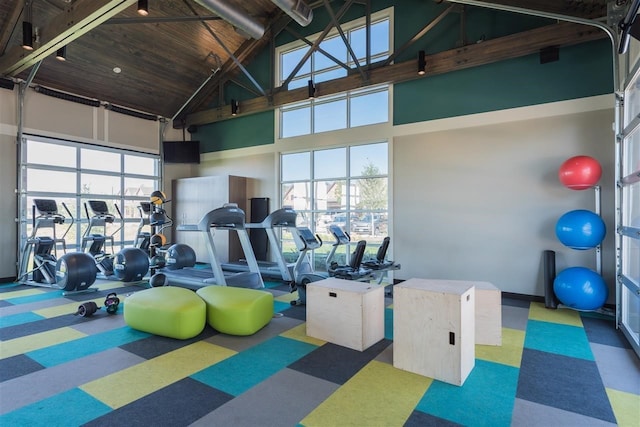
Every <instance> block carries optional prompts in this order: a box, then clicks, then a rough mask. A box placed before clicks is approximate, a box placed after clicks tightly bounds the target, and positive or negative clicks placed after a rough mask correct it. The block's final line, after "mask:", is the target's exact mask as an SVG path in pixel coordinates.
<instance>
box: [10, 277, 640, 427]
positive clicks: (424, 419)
mask: <svg viewBox="0 0 640 427" xmlns="http://www.w3.org/2000/svg"><path fill="white" fill-rule="evenodd" d="M94 286H95V287H97V288H99V291H98V292H93V293H85V294H77V295H73V296H63V295H62V292H61V291H60V290H56V289H50V288H38V287H28V286H24V285H15V284H5V285H0V425H1V426H7V427H9V426H11V427H13V426H83V425H86V426H138V425H139V426H214V425H215V426H218V425H219V426H293V427H296V426H303V427H311V426H328V427H334V426H336V427H338V426H373V427H375V426H381V427H386V426H390V427H391V426H459V425H465V426H492V427H494V426H545V427H546V426H614V425H620V426H629V427H640V360H639V359H638V357H637V355H636V354H635V353H634V352H633V350H632V349H631V348H630V346H629V345H628V343H627V342H626V341H625V339H624V337H623V336H622V334H621V333H620V331H618V330H616V329H615V324H614V321H613V319H611V318H608V317H604V316H601V315H595V314H590V313H579V312H576V311H571V310H566V309H558V310H548V309H546V308H545V307H544V305H543V304H541V303H537V302H529V301H525V300H521V299H513V298H507V297H503V300H502V326H503V328H502V345H501V346H484V345H476V346H475V367H474V368H473V370H472V371H471V374H470V375H469V377H468V378H467V380H466V381H465V383H464V384H463V385H462V386H461V387H458V386H455V385H451V384H447V383H444V382H441V381H438V380H435V379H432V378H428V377H424V376H421V375H417V374H414V373H411V372H406V371H403V370H399V369H396V368H394V367H393V299H392V297H390V296H388V297H387V298H386V305H387V308H386V309H385V338H384V339H382V340H381V341H379V342H378V343H376V344H374V345H373V346H371V347H369V348H368V349H366V350H365V351H362V352H359V351H356V350H351V349H348V348H345V347H341V346H339V345H336V344H332V343H328V342H324V341H321V340H318V339H315V338H312V337H308V336H307V335H306V333H305V332H306V330H305V319H306V311H305V307H304V306H302V307H301V306H291V305H290V303H289V302H290V301H291V300H293V299H295V298H296V295H295V294H291V293H289V292H288V287H287V286H283V285H280V284H279V283H273V282H270V283H268V284H267V289H268V291H270V292H272V293H273V294H274V297H275V305H274V309H275V312H276V313H275V315H274V317H273V319H272V320H271V322H270V323H269V324H268V325H267V326H266V327H264V328H263V329H262V330H260V331H258V332H257V333H256V334H254V335H252V336H248V337H238V336H230V335H224V334H220V333H218V332H217V331H215V330H213V329H212V328H210V327H209V326H207V327H206V328H205V329H204V331H203V332H202V333H201V334H200V335H198V336H197V337H195V338H192V339H188V340H175V339H171V338H165V337H160V336H155V335H151V334H148V333H145V332H141V331H137V330H134V329H132V328H130V327H129V326H127V325H126V323H125V322H124V319H123V315H122V313H123V311H124V310H126V296H127V295H129V294H131V293H134V292H138V291H140V290H142V289H143V288H142V287H140V286H130V285H127V284H124V283H119V282H107V281H99V283H97V284H96V285H94ZM112 292H116V293H117V294H118V296H119V297H120V298H121V301H122V303H121V304H120V306H119V307H118V311H117V313H116V314H113V315H111V314H108V313H106V311H104V309H101V310H99V311H98V312H97V313H96V314H95V315H93V316H92V317H86V318H85V317H80V316H75V315H74V313H75V312H76V310H77V308H78V305H79V304H80V303H82V302H85V301H95V302H96V303H97V304H98V305H101V304H102V303H103V302H104V299H105V297H106V296H107V295H108V294H109V293H112Z"/></svg>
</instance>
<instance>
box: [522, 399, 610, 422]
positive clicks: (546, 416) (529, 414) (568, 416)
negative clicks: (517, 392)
mask: <svg viewBox="0 0 640 427" xmlns="http://www.w3.org/2000/svg"><path fill="white" fill-rule="evenodd" d="M511 425H512V426H514V427H613V426H616V425H617V424H616V423H615V421H613V422H608V421H604V420H600V419H597V418H592V417H588V416H586V415H581V414H577V413H575V412H570V411H565V410H562V409H558V408H554V407H550V406H545V405H541V404H539V403H535V402H530V401H527V400H523V399H516V401H515V403H514V405H513V415H512V417H511Z"/></svg>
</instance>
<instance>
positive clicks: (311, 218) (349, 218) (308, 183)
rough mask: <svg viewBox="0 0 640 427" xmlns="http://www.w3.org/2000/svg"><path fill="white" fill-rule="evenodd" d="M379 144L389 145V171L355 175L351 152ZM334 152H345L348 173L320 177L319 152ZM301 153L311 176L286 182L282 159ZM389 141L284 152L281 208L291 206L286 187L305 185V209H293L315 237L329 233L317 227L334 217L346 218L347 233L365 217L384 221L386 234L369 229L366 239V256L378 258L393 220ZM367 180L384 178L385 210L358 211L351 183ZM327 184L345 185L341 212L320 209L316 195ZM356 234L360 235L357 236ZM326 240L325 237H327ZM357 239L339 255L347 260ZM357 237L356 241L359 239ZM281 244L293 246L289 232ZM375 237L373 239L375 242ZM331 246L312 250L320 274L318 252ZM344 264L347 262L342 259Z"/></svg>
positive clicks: (280, 188) (331, 209)
mask: <svg viewBox="0 0 640 427" xmlns="http://www.w3.org/2000/svg"><path fill="white" fill-rule="evenodd" d="M378 144H385V145H386V159H385V160H386V163H387V168H386V171H383V173H379V174H376V175H363V174H362V171H356V172H353V171H352V170H351V165H352V162H351V151H352V149H353V148H364V147H365V146H367V145H378ZM335 149H344V150H345V174H344V175H341V176H331V177H327V176H318V175H317V174H316V173H315V169H316V166H315V163H316V162H315V156H316V153H317V152H323V151H327V150H335ZM301 154H308V158H307V159H306V160H308V162H309V165H308V167H309V176H308V177H300V176H296V177H294V178H292V179H288V180H285V179H283V176H284V170H283V167H284V164H285V163H286V162H285V161H284V160H283V158H284V157H285V156H290V155H301ZM390 156H391V154H390V142H389V141H388V140H387V139H380V140H377V141H371V142H368V143H358V144H342V145H337V146H331V147H316V148H309V149H306V150H299V151H290V152H281V153H280V155H279V170H278V184H279V185H278V188H279V190H278V192H279V201H280V204H281V205H282V206H286V205H290V203H287V202H286V200H285V194H284V188H285V186H287V185H296V184H297V185H304V186H305V188H306V191H307V192H308V193H309V195H310V196H309V200H308V201H306V202H305V204H306V206H307V207H306V208H304V209H299V208H298V207H297V206H292V207H293V208H294V209H296V211H297V212H298V214H299V220H298V226H308V227H309V228H310V229H311V231H312V232H313V233H314V234H315V233H320V234H327V233H326V230H318V224H319V223H320V222H321V221H322V220H321V218H323V217H325V218H326V217H332V218H337V217H338V216H341V217H342V216H344V218H345V224H344V227H343V228H344V230H345V231H346V232H347V233H351V225H352V223H354V222H358V220H357V219H356V218H359V217H363V216H366V215H369V217H374V218H384V224H385V227H386V228H385V230H384V233H380V232H377V231H376V230H375V229H372V230H370V232H371V233H372V234H371V235H369V237H368V238H367V243H368V244H367V254H368V257H370V258H373V257H375V252H376V251H377V248H378V247H379V245H380V244H381V243H382V238H383V237H384V236H385V235H387V234H388V232H389V228H390V227H391V218H390V209H389V207H390V205H391V191H390V190H391V174H390V170H389V167H390ZM368 178H377V179H384V180H386V183H385V185H386V208H385V209H374V208H365V209H362V208H358V207H357V206H356V204H355V203H354V201H353V198H354V197H356V196H355V194H354V190H353V188H352V186H353V185H354V184H353V182H352V181H359V180H362V179H368ZM327 181H333V182H344V188H345V194H344V195H343V197H344V199H345V201H344V202H343V203H342V206H341V207H340V208H339V209H338V210H335V209H333V208H332V207H329V206H326V209H321V208H319V207H318V203H317V197H316V196H317V195H316V192H317V191H316V186H317V185H318V184H319V183H320V184H322V183H324V182H327ZM326 227H327V228H328V225H326ZM356 234H357V233H356ZM325 237H326V236H325ZM353 237H354V240H353V242H352V243H351V244H349V245H346V247H345V248H344V251H341V252H339V253H338V255H339V256H341V257H344V256H346V255H347V254H349V253H350V252H351V250H352V246H353V245H355V243H357V240H359V239H360V237H362V236H359V237H358V236H356V235H354V236H353ZM356 237H357V238H356ZM376 237H379V238H380V239H379V241H377V240H375V239H376ZM281 238H282V244H283V247H286V246H287V245H289V246H290V245H291V244H292V241H293V238H292V236H290V235H288V233H283V235H282V237H281ZM372 238H373V239H372ZM330 246H331V242H329V241H327V242H325V244H324V245H323V249H322V250H317V251H313V253H312V254H311V257H312V259H314V263H315V264H316V270H317V271H321V270H319V269H318V267H321V265H318V264H317V258H316V252H320V253H324V252H328V251H329V249H328V248H329V247H330ZM343 261H344V260H343Z"/></svg>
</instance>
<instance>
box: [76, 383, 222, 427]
mask: <svg viewBox="0 0 640 427" xmlns="http://www.w3.org/2000/svg"><path fill="white" fill-rule="evenodd" d="M233 397H234V396H232V395H230V394H227V393H224V392H222V391H220V390H216V389H214V388H212V387H209V386H207V385H205V384H203V383H201V382H199V381H196V380H194V379H191V378H185V379H183V380H180V381H178V382H176V383H173V384H171V385H169V386H167V387H164V388H162V389H160V390H158V391H156V392H155V393H152V394H150V395H148V396H145V397H143V398H141V399H138V400H136V401H135V402H132V403H130V404H128V405H125V406H123V407H122V408H118V409H116V410H114V411H113V412H109V413H108V414H105V415H103V416H101V417H98V418H96V419H95V420H93V421H91V422H88V423H86V424H84V425H85V426H87V427H98V426H105V427H113V426H166V427H169V426H185V425H188V424H190V423H192V422H194V421H196V420H198V419H199V418H202V417H203V416H205V415H206V414H208V413H209V412H211V411H213V410H214V409H216V408H218V407H220V406H222V405H224V404H225V403H227V402H228V401H230V400H231V399H233Z"/></svg>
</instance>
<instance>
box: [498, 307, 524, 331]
mask: <svg viewBox="0 0 640 427" xmlns="http://www.w3.org/2000/svg"><path fill="white" fill-rule="evenodd" d="M528 320H529V309H528V308H523V307H514V306H512V305H503V306H502V327H503V328H510V329H517V330H520V331H525V330H526V329H527V321H528Z"/></svg>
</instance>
